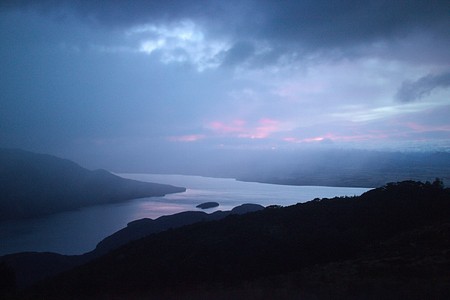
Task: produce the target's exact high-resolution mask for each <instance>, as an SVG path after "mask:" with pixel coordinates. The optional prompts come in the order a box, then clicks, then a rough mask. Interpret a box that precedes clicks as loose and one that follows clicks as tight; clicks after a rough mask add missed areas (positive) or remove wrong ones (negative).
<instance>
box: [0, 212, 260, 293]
mask: <svg viewBox="0 0 450 300" xmlns="http://www.w3.org/2000/svg"><path fill="white" fill-rule="evenodd" d="M263 208H264V207H263V206H261V205H257V204H243V205H240V206H237V207H235V208H233V209H232V210H230V211H216V212H214V213H211V214H207V213H206V212H203V211H186V212H181V213H177V214H173V215H168V216H162V217H159V218H157V219H155V220H153V219H149V218H144V219H140V220H135V221H133V222H130V223H128V225H127V227H125V228H123V229H121V230H119V231H117V232H116V233H114V234H112V235H110V236H108V237H106V238H105V239H103V240H102V241H100V242H99V243H98V244H97V247H96V248H95V249H94V250H93V251H91V252H88V253H85V254H82V255H62V254H58V253H49V252H23V253H15V254H9V255H4V256H0V264H1V263H4V264H5V266H7V267H8V268H9V269H10V271H12V272H13V273H14V277H15V282H14V285H15V287H17V288H18V289H22V288H26V287H29V286H31V285H32V284H35V283H36V282H39V281H41V280H43V279H45V278H48V277H51V276H55V275H57V274H59V273H61V272H63V271H66V270H70V269H72V268H74V267H76V266H79V265H82V264H85V263H87V262H89V261H91V260H93V259H95V258H98V257H100V256H102V255H104V254H106V253H108V252H110V251H112V250H114V249H116V248H119V247H120V246H122V245H125V244H127V243H129V242H130V241H134V240H138V239H140V238H143V237H145V236H148V235H150V234H153V233H158V232H162V231H165V230H168V229H174V228H178V227H182V226H184V225H189V224H193V223H197V222H207V221H214V220H220V219H223V218H225V217H226V216H229V215H233V214H245V213H249V212H254V211H258V210H262V209H263ZM0 272H1V270H0ZM0 276H1V275H0ZM0 299H1V288H0Z"/></svg>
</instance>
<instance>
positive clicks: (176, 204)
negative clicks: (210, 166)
mask: <svg viewBox="0 0 450 300" xmlns="http://www.w3.org/2000/svg"><path fill="white" fill-rule="evenodd" d="M119 175H120V176H122V177H126V178H130V179H136V180H141V181H149V182H157V183H166V184H172V185H176V186H183V187H186V188H187V190H186V192H184V193H178V194H170V195H167V196H165V197H150V198H141V199H134V200H131V201H127V202H124V203H116V204H108V205H97V206H91V207H86V208H83V209H79V210H75V211H70V212H64V213H59V214H54V215H49V216H46V217H42V218H36V219H28V220H20V221H9V222H3V223H0V242H1V243H0V255H3V254H7V253H14V252H22V251H51V252H57V253H62V254H81V253H84V252H88V251H90V250H92V249H94V248H95V245H96V244H97V243H98V242H99V241H100V240H102V239H103V238H105V237H106V236H108V235H111V234H112V233H114V232H115V231H117V230H119V229H121V228H123V227H125V226H126V225H127V223H128V222H130V221H133V220H136V219H141V218H152V219H155V218H157V217H160V216H163V215H170V214H174V213H177V212H181V211H189V210H198V209H197V208H196V207H195V206H196V205H198V204H200V203H203V202H208V201H215V202H218V203H219V204H220V206H219V207H217V208H212V209H208V210H206V211H207V212H213V211H216V210H230V209H232V208H233V207H235V206H237V205H240V204H243V203H259V204H261V205H264V206H267V205H271V204H279V205H290V204H295V203H297V202H305V201H308V200H312V199H314V198H316V197H319V198H324V197H328V198H330V197H334V196H345V195H348V196H353V195H359V194H361V193H363V192H365V191H367V190H368V189H364V188H337V187H308V186H282V185H273V184H261V183H250V182H239V181H236V180H234V179H223V178H207V177H199V176H183V175H153V174H119Z"/></svg>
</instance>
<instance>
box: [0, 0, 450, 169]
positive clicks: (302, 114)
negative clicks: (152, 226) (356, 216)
mask: <svg viewBox="0 0 450 300" xmlns="http://www.w3.org/2000/svg"><path fill="white" fill-rule="evenodd" d="M449 8H450V7H449V4H448V1H431V2H430V1H406V2H405V1H339V2H336V1H289V0H287V1H282V2H280V1H265V0H263V1H261V0H259V1H252V0H241V1H206V0H204V1H200V0H195V1H151V2H149V1H108V2H98V1H87V0H78V1H77V0H72V1H69V0H66V1H51V0H48V1H44V0H41V1H9V2H8V1H6V2H2V3H1V4H0V38H1V39H2V43H1V44H0V67H1V69H2V72H1V75H0V76H1V77H0V101H1V110H0V141H1V143H0V146H4V147H21V148H27V149H30V150H37V151H41V152H50V153H55V154H61V155H66V156H72V157H75V156H76V158H78V159H83V157H84V156H83V155H85V154H86V156H89V155H91V156H92V155H93V154H95V153H97V155H99V156H101V157H104V158H106V157H116V158H118V157H123V156H126V155H131V156H133V155H134V156H136V157H137V158H138V159H141V160H143V159H144V158H145V157H147V155H148V156H150V155H152V156H153V157H157V159H156V160H157V161H158V162H160V161H164V160H170V159H174V157H175V158H176V157H181V154H180V153H181V151H184V152H186V151H187V152H195V151H198V152H199V153H200V152H202V151H207V150H208V149H209V150H211V149H222V148H236V149H242V150H245V149H261V148H262V149H285V148H286V149H296V148H298V147H302V146H309V145H316V146H320V147H323V146H326V147H328V146H330V145H333V146H337V147H358V148H377V149H379V148H391V149H392V148H393V149H411V148H414V149H428V148H432V149H439V150H442V149H444V150H445V149H449V147H450V129H449V124H450V123H449V121H448V120H447V119H448V117H447V116H448V115H447V116H446V115H445V113H444V112H448V111H449V109H450V77H449V74H450V65H449V63H448V62H449V61H450V52H449V51H448V49H449V48H450V31H449V30H448V28H450V19H449V18H448V11H449ZM181 145H184V146H181ZM83 153H84V154H83ZM104 161H105V165H101V160H99V164H100V166H103V167H108V166H107V165H106V164H107V163H106V159H105V160H104ZM151 162H154V161H153V160H150V161H149V164H151Z"/></svg>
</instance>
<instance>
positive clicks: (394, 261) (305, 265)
mask: <svg viewBox="0 0 450 300" xmlns="http://www.w3.org/2000/svg"><path fill="white" fill-rule="evenodd" d="M449 280H450V190H449V189H446V188H444V186H443V183H442V181H440V180H436V181H434V182H433V183H429V182H427V183H421V182H415V181H404V182H401V183H391V184H388V185H385V186H383V187H381V188H377V189H374V190H371V191H369V192H367V193H365V194H363V195H361V196H359V197H344V198H333V199H321V200H320V199H316V200H313V201H310V202H306V203H302V204H297V205H293V206H289V207H276V206H274V207H269V208H266V209H264V210H261V211H258V212H254V213H249V214H245V215H230V216H228V217H226V218H224V219H221V220H218V221H211V222H200V223H195V224H192V225H188V226H184V227H181V228H178V229H172V230H168V231H164V232H160V233H156V234H152V235H149V236H148V237H145V238H142V239H140V240H136V241H134V242H131V243H128V244H126V245H124V246H122V247H120V248H118V249H116V250H113V251H112V252H110V253H108V254H106V255H104V256H102V257H100V258H98V259H95V260H93V261H91V262H89V263H87V264H85V265H82V266H79V267H77V268H75V269H73V270H71V271H69V272H66V273H63V274H61V275H59V276H57V277H55V278H52V279H49V280H47V281H44V282H42V283H41V284H39V285H37V286H35V287H34V288H33V289H31V290H28V291H27V292H26V293H25V295H24V297H25V298H27V297H31V298H33V299H64V298H71V299H81V298H83V299H86V298H87V299H133V298H135V299H143V298H152V299H154V298H156V299H158V298H161V299H180V298H181V299H183V298H184V299H232V298H233V299H249V298H251V299H273V298H278V299H380V298H384V299H424V298H427V299H430V298H431V299H448V298H449V297H450V284H449V282H450V281H449Z"/></svg>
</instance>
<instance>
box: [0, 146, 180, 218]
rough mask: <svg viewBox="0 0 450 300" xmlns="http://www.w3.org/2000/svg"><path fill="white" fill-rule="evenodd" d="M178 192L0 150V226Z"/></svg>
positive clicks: (41, 156)
mask: <svg viewBox="0 0 450 300" xmlns="http://www.w3.org/2000/svg"><path fill="white" fill-rule="evenodd" d="M183 191H185V189H184V188H181V187H174V186H170V185H163V184H156V183H147V182H139V181H134V180H129V179H124V178H121V177H119V176H116V175H113V174H111V173H109V172H107V171H105V170H96V171H90V170H87V169H84V168H82V167H80V166H79V165H77V164H75V163H74V162H71V161H69V160H65V159H61V158H57V157H54V156H50V155H45V154H36V153H31V152H27V151H22V150H13V149H0V221H2V220H6V219H17V218H28V217H36V216H40V215H44V214H50V213H56V212H61V211H65V210H72V209H76V208H80V207H83V206H88V205H95V204H104V203H113V202H120V201H124V200H129V199H135V198H141V197H150V196H163V195H165V194H169V193H178V192H183Z"/></svg>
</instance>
